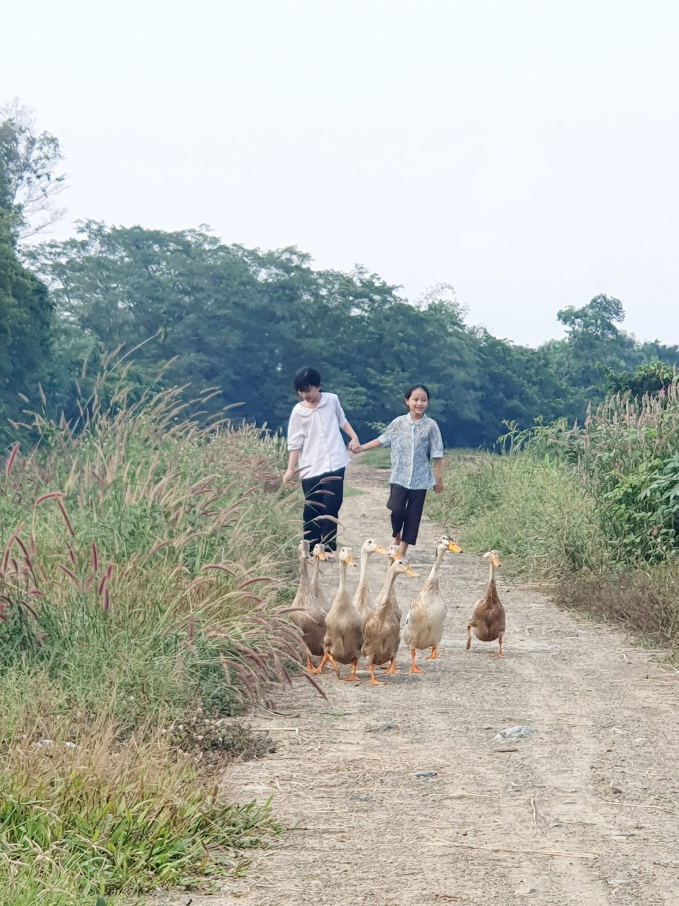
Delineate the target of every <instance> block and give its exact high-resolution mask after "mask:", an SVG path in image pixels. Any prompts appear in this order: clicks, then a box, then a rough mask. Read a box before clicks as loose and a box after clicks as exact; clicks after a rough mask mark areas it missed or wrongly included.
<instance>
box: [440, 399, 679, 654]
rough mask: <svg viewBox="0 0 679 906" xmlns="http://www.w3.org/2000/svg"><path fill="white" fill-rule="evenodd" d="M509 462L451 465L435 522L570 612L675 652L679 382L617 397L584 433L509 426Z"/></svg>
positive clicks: (580, 428)
mask: <svg viewBox="0 0 679 906" xmlns="http://www.w3.org/2000/svg"><path fill="white" fill-rule="evenodd" d="M503 441H504V453H503V455H501V456H496V455H495V456H493V455H490V454H479V455H478V456H477V457H475V458H474V459H473V460H468V459H467V460H464V461H463V460H461V459H459V458H456V457H452V458H450V459H449V467H448V469H447V472H446V481H447V490H446V492H445V493H444V495H442V498H439V499H436V498H434V499H433V500H432V501H431V502H430V509H431V511H432V513H433V515H434V516H435V517H436V518H438V519H439V520H442V521H445V522H447V523H448V524H451V523H455V522H457V523H458V524H462V525H463V527H464V540H465V542H466V544H467V545H468V546H469V547H470V548H472V549H477V550H482V549H486V550H487V549H490V548H497V549H498V550H500V551H502V552H503V554H504V555H505V560H506V563H507V566H508V568H509V570H510V572H513V573H515V574H523V575H528V576H535V577H539V578H542V579H549V580H551V581H552V582H553V584H554V591H555V595H556V596H557V599H558V600H559V601H560V602H562V603H563V604H565V605H567V606H570V607H574V608H577V609H580V610H584V611H588V612H590V613H593V614H595V615H597V616H598V617H601V618H603V619H607V620H616V621H619V622H622V623H624V624H625V625H626V626H628V627H629V628H630V629H632V630H633V631H635V632H638V633H640V634H642V635H644V636H646V637H648V638H651V639H653V640H654V641H655V642H659V643H667V644H671V645H675V644H676V640H677V638H678V636H677V629H678V627H679V384H678V383H676V382H675V383H673V384H671V385H670V386H668V387H666V388H665V389H664V390H663V391H661V392H660V393H658V394H656V395H654V396H649V395H647V396H643V397H641V398H638V399H635V398H632V397H630V396H629V394H626V395H619V394H618V395H614V396H611V397H609V398H608V399H607V400H606V401H605V402H604V403H603V404H601V405H600V406H599V407H598V408H597V409H596V410H595V411H590V412H589V413H588V416H587V419H586V421H585V423H584V424H583V425H578V424H575V425H568V424H566V423H565V422H564V421H559V422H556V423H555V424H552V425H548V426H542V425H537V426H536V427H535V428H534V429H533V430H531V431H525V432H517V431H515V430H512V429H511V427H510V430H509V433H508V434H507V436H506V437H505V438H503Z"/></svg>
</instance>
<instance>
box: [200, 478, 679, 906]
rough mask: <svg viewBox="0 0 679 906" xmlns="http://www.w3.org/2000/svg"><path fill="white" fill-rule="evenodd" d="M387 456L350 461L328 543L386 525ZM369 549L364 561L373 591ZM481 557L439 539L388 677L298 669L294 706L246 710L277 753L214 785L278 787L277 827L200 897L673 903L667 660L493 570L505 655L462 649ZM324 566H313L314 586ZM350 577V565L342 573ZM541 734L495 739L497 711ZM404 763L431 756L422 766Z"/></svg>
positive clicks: (675, 751) (675, 829)
mask: <svg viewBox="0 0 679 906" xmlns="http://www.w3.org/2000/svg"><path fill="white" fill-rule="evenodd" d="M383 476H384V473H379V472H376V471H375V470H371V469H368V468H366V467H360V466H353V467H351V468H350V470H349V475H348V482H349V484H350V485H352V486H354V487H357V488H360V489H361V490H362V491H363V492H364V493H363V494H362V495H360V496H355V497H350V498H348V499H347V500H346V502H345V505H344V508H343V510H342V522H343V529H342V535H341V537H342V540H343V542H344V543H347V544H350V545H351V546H352V547H353V548H354V551H355V552H358V550H359V548H360V544H361V543H362V541H363V539H364V538H366V537H369V536H371V535H374V536H375V537H376V538H377V539H378V540H381V541H382V542H383V543H384V542H386V541H387V540H388V537H389V531H388V522H387V518H386V517H387V513H386V510H385V508H384V504H385V500H386V493H385V484H384V482H385V478H384V477H383ZM439 534H440V527H438V526H436V525H433V524H425V525H423V530H422V532H421V536H420V542H419V544H418V546H417V548H416V550H413V551H412V552H411V554H412V555H411V557H410V558H409V559H410V562H411V564H412V565H413V567H414V568H415V569H416V570H417V572H418V573H419V578H418V579H416V580H412V579H411V580H407V579H400V580H399V582H398V584H397V593H398V597H399V601H400V602H401V603H402V604H403V605H408V604H409V603H410V602H411V601H412V600H413V598H414V597H415V595H416V593H417V591H418V589H419V586H420V584H421V582H422V580H423V577H424V576H425V574H426V571H427V570H428V569H429V567H430V565H431V562H432V558H433V550H434V544H435V541H436V538H437V537H438V535H439ZM384 569H385V561H384V559H383V558H379V557H373V558H372V560H371V586H372V589H373V591H374V592H375V594H376V593H377V591H378V590H379V586H380V584H381V581H382V578H383V574H384ZM486 578H487V567H486V565H485V561H482V560H481V558H480V557H478V556H476V555H471V554H462V555H458V556H455V557H453V556H450V555H448V556H447V557H446V559H445V561H444V566H443V570H442V581H441V587H442V591H443V593H444V595H445V597H446V600H447V601H448V604H449V609H448V616H447V619H446V629H445V634H444V641H443V644H442V646H441V659H440V660H439V661H437V662H432V661H424V662H421V665H422V666H423V667H424V669H425V670H426V675H424V676H410V675H409V674H408V661H409V657H408V653H407V651H406V650H405V649H404V648H403V646H402V648H401V656H400V658H399V661H400V663H399V668H400V669H399V671H398V674H397V675H396V676H395V677H392V678H387V685H385V686H383V687H370V686H369V685H368V681H367V673H366V672H365V671H360V675H361V677H362V680H361V682H360V683H357V684H352V683H340V682H338V681H337V680H336V678H335V677H334V675H332V673H330V672H329V673H328V675H324V676H323V677H321V679H320V683H321V685H322V687H323V690H324V691H325V693H326V695H327V701H325V700H323V699H322V698H321V697H319V696H318V695H317V694H316V693H315V692H314V691H313V689H312V688H311V687H310V685H309V684H308V683H307V682H306V681H305V680H304V679H302V678H300V679H299V680H297V681H296V682H295V686H294V689H293V691H292V692H289V693H287V694H286V695H284V696H282V697H281V699H280V702H279V704H280V707H281V709H283V710H285V711H287V712H289V713H290V714H294V715H295V716H294V717H288V718H281V717H280V716H278V715H275V716H268V717H259V718H257V719H256V720H253V725H254V726H258V727H262V728H264V729H266V730H267V731H268V733H269V734H270V735H271V736H272V737H273V739H274V740H275V741H276V745H277V751H276V753H275V754H273V755H271V756H268V757H266V758H264V759H262V760H260V761H256V762H247V763H243V764H239V765H235V766H232V767H231V768H229V769H228V771H227V772H226V775H225V777H224V787H225V790H226V792H227V793H228V795H230V796H232V797H234V798H236V799H238V800H240V801H244V800H246V799H248V798H257V799H258V800H263V799H267V798H269V797H270V796H271V797H273V804H274V813H275V816H276V818H277V819H278V821H279V822H280V823H281V824H282V825H283V827H284V828H285V830H284V832H283V834H282V836H281V837H280V838H279V839H278V840H276V842H274V844H273V846H272V847H271V848H270V849H269V850H266V851H262V852H258V853H256V854H255V856H254V859H253V864H252V867H251V868H250V870H249V872H248V874H247V876H246V877H245V878H242V879H233V880H228V881H226V882H225V883H224V884H223V887H222V891H221V893H220V894H219V895H213V896H210V897H201V896H197V897H194V900H193V903H194V906H202V904H205V906H207V904H215V906H223V904H229V903H235V902H236V901H238V902H239V903H243V904H253V906H254V904H258V906H267V904H279V903H280V904H284V903H291V904H292V903H302V904H307V903H308V904H315V906H319V904H332V906H335V904H340V903H341V904H347V906H352V904H360V903H372V902H375V901H379V902H380V903H385V904H398V906H406V904H408V906H409V904H423V903H424V904H427V903H431V904H437V903H452V904H463V903H470V904H471V903H481V902H488V903H493V904H505V903H515V902H517V901H519V902H521V901H524V900H530V901H532V902H534V903H540V904H551V903H554V904H560V906H561V904H574V906H575V904H578V906H582V904H592V906H597V904H604V903H606V904H608V903H615V904H623V903H643V904H649V906H651V904H679V845H678V844H679V839H678V838H679V819H678V816H677V808H676V793H677V779H676V778H677V770H676V766H677V757H678V756H679V717H678V715H677V709H676V707H675V704H676V697H677V689H678V686H677V680H678V677H677V675H676V673H675V672H672V671H671V670H669V669H667V668H663V667H661V666H659V665H658V664H657V663H654V662H653V656H652V655H649V653H647V652H646V653H645V652H643V651H641V650H639V649H635V648H631V647H630V643H629V641H628V640H626V638H625V637H624V636H623V634H622V633H620V632H617V631H614V630H610V629H607V628H603V627H600V626H595V625H592V624H590V623H587V622H584V621H582V620H579V619H577V618H575V617H573V616H571V615H569V614H567V613H563V612H561V611H559V610H558V609H557V608H556V607H555V606H554V605H553V604H552V603H551V602H550V601H549V600H548V599H546V598H545V597H543V596H541V595H539V594H537V593H535V592H533V591H530V590H528V589H525V588H522V587H519V586H515V587H512V586H508V585H506V584H505V583H504V582H502V581H500V583H499V590H500V595H501V597H502V599H503V601H504V603H505V605H506V609H507V635H506V653H507V655H508V657H507V659H506V660H495V659H491V658H490V657H489V654H490V653H491V651H494V650H496V648H497V646H496V645H495V644H493V645H484V644H481V643H479V642H476V643H475V644H474V645H473V646H472V650H471V652H467V651H465V650H464V637H465V626H466V620H467V617H468V616H469V614H470V613H471V608H472V606H473V603H474V601H475V600H476V599H477V598H478V597H479V596H480V595H481V594H482V592H483V589H484V587H485V582H486ZM336 580H337V566H336V564H335V565H332V566H327V567H326V568H325V574H324V581H325V582H326V589H327V591H328V595H329V597H331V596H332V594H333V593H334V587H335V584H336ZM353 581H354V582H355V581H356V578H355V577H353ZM519 724H520V725H526V726H529V727H532V728H534V729H535V730H536V733H535V734H534V735H532V736H530V737H528V738H525V739H522V740H520V741H518V742H505V743H496V742H493V737H494V736H495V735H496V733H498V731H500V730H502V729H503V728H507V727H511V726H513V725H519ZM419 772H427V774H426V775H424V776H418V773H419Z"/></svg>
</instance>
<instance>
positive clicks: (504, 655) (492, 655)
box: [491, 651, 507, 658]
mask: <svg viewBox="0 0 679 906" xmlns="http://www.w3.org/2000/svg"><path fill="white" fill-rule="evenodd" d="M491 657H504V658H506V657H507V655H506V654H503V653H502V652H501V651H498V652H496V653H495V654H491Z"/></svg>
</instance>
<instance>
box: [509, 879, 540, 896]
mask: <svg viewBox="0 0 679 906" xmlns="http://www.w3.org/2000/svg"><path fill="white" fill-rule="evenodd" d="M514 893H515V895H516V896H517V897H525V896H528V895H529V894H531V893H537V890H536V889H535V887H531V886H530V884H527V883H526V882H525V881H521V883H520V884H519V886H518V887H517V888H516V890H515V891H514Z"/></svg>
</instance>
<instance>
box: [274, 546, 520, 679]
mask: <svg viewBox="0 0 679 906" xmlns="http://www.w3.org/2000/svg"><path fill="white" fill-rule="evenodd" d="M447 552H451V553H453V554H459V553H461V550H460V547H459V546H458V545H457V543H456V542H455V541H454V540H453V539H452V538H450V537H449V536H448V535H442V536H441V538H439V540H438V541H437V542H436V552H435V555H434V563H433V565H432V568H431V572H430V573H429V576H428V578H427V580H426V582H425V583H424V585H423V586H422V589H421V591H420V593H419V594H418V596H417V598H416V599H415V601H414V602H413V604H412V605H411V607H410V610H409V611H408V615H407V616H406V620H405V623H404V626H403V641H404V642H405V644H406V645H407V646H408V647H409V648H410V656H411V666H410V673H424V671H423V670H421V669H420V668H419V667H418V666H417V664H416V663H415V658H416V653H417V651H425V650H427V649H429V648H431V653H430V654H429V655H428V658H427V660H429V659H437V658H438V646H439V644H440V642H441V637H442V636H443V623H444V620H445V617H446V612H447V606H446V603H445V601H444V600H443V597H442V596H441V591H440V583H439V572H440V569H441V564H442V562H443V558H444V557H445V555H446V553H447ZM373 554H381V555H383V556H386V557H387V563H388V566H387V573H386V578H385V582H384V586H383V587H382V591H381V592H380V593H379V595H378V596H377V598H375V599H374V600H373V597H372V594H371V593H370V588H369V586H368V561H369V559H370V557H371V556H372V555H373ZM484 557H485V558H486V559H487V560H488V562H489V567H490V574H489V578H488V586H487V588H486V591H485V594H484V595H483V597H482V598H480V599H479V600H478V601H477V602H476V604H475V606H474V612H473V614H472V616H471V618H470V620H469V622H468V624H467V648H468V649H469V648H470V647H471V634H472V630H473V632H474V635H475V636H476V637H477V638H478V639H479V640H480V641H482V642H493V641H495V640H497V641H498V643H499V650H498V652H497V653H496V654H494V655H492V656H493V657H504V654H503V653H502V638H503V636H504V631H505V610H504V607H503V606H502V602H501V601H500V597H499V595H498V592H497V588H496V584H495V571H496V570H497V568H498V566H499V565H500V555H499V553H498V552H497V551H495V550H493V551H488V553H487V554H484ZM324 559H325V550H324V548H323V545H321V544H317V545H316V546H315V547H314V549H313V551H310V550H309V544H308V542H306V541H302V542H301V543H300V545H299V573H300V578H299V587H298V589H297V594H296V595H295V599H294V601H293V604H292V609H291V611H290V615H291V619H292V620H293V622H294V623H295V624H296V625H297V627H298V628H299V629H300V631H301V633H302V636H303V639H304V643H305V645H306V649H307V664H306V669H307V671H308V672H309V673H312V674H318V673H321V672H322V670H323V668H324V667H325V665H326V664H327V663H330V665H331V667H332V668H333V670H334V671H335V673H336V674H337V676H338V677H339V678H340V679H342V680H345V681H352V680H353V681H358V679H359V677H358V674H357V672H356V671H357V668H358V662H359V659H360V657H361V656H363V657H364V658H365V660H366V663H367V666H368V671H369V673H370V683H371V685H373V686H383V685H384V683H383V682H381V681H380V680H377V679H375V673H374V669H375V667H378V666H383V665H387V669H386V673H387V675H393V674H394V673H396V654H397V652H398V649H399V645H400V642H401V616H402V614H401V609H400V607H399V604H398V601H397V598H396V593H395V591H394V586H395V583H396V580H397V579H398V577H399V576H411V577H412V578H416V577H417V573H415V572H413V570H412V569H411V567H410V566H409V565H408V563H407V561H406V560H404V559H403V558H402V557H401V556H400V554H399V549H398V547H397V546H396V545H392V546H391V547H389V548H388V549H387V550H385V549H384V548H383V547H382V546H381V545H380V544H378V543H377V542H376V541H373V540H372V539H371V538H369V539H367V540H366V541H364V542H363V545H362V547H361V563H360V567H361V568H360V574H359V579H358V587H357V588H356V591H355V592H354V594H353V596H352V595H351V594H350V593H349V591H348V590H347V568H348V567H350V566H354V567H355V566H356V563H355V560H354V557H353V554H352V551H351V548H349V547H343V548H342V549H341V550H340V551H339V554H338V560H339V587H338V589H337V593H336V594H335V597H334V599H333V601H332V604H331V606H330V607H329V608H328V603H327V599H326V597H325V594H324V592H323V589H322V588H321V585H320V578H319V564H320V562H321V561H322V560H324ZM310 563H311V564H312V566H311V570H309V564H310ZM312 655H313V656H314V657H320V658H321V661H320V663H319V664H318V666H316V667H314V666H313V664H312V662H311V656H312ZM338 663H339V664H345V665H348V666H349V667H350V668H351V669H350V672H349V673H348V674H347V675H346V676H340V671H339V667H338V666H337V664H338Z"/></svg>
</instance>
